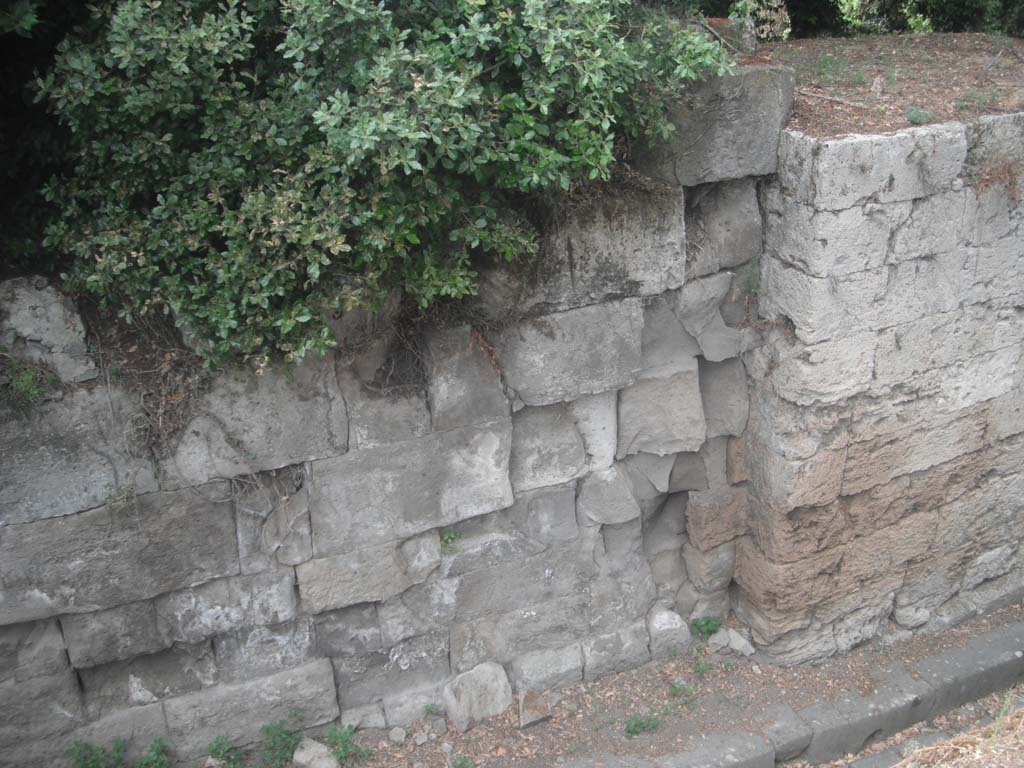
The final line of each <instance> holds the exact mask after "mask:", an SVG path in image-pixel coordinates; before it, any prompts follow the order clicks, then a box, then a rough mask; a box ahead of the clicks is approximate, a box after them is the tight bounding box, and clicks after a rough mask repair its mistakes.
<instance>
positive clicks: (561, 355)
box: [495, 299, 643, 405]
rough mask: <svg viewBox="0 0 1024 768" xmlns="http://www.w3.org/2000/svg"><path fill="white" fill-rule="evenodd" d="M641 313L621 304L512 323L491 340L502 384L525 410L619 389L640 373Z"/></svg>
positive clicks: (632, 303)
mask: <svg viewBox="0 0 1024 768" xmlns="http://www.w3.org/2000/svg"><path fill="white" fill-rule="evenodd" d="M642 329H643V310H642V307H641V303H640V300H639V299H624V300H622V301H613V302H608V303H606V304H598V305H595V306H590V307H582V308H580V309H573V310H569V311H567V312H558V313H555V314H550V315H544V316H543V317H536V318H532V319H529V320H524V321H522V322H520V323H517V324H516V325H515V326H513V327H511V328H509V329H508V330H506V331H504V332H503V333H502V334H501V335H500V336H499V337H498V339H497V340H496V344H495V346H496V347H497V349H498V353H499V357H500V364H501V369H502V373H503V374H504V377H505V382H506V384H508V386H509V387H511V388H512V389H513V390H515V391H516V393H518V395H519V397H520V398H522V400H523V402H524V403H526V404H527V405H547V404H549V403H557V402H559V401H561V400H575V399H576V398H577V397H579V396H580V395H593V394H598V393H600V392H607V391H608V390H610V389H619V388H621V387H623V386H626V385H627V384H630V383H632V382H633V381H634V380H635V378H636V375H637V372H638V371H639V369H640V351H641V333H642Z"/></svg>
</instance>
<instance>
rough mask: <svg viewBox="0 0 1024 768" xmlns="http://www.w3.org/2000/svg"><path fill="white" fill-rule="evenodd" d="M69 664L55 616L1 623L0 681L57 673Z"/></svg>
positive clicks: (18, 680) (19, 679)
mask: <svg viewBox="0 0 1024 768" xmlns="http://www.w3.org/2000/svg"><path fill="white" fill-rule="evenodd" d="M67 667H68V658H67V655H66V654H65V652H64V638H63V637H62V636H61V630H60V627H59V626H58V625H57V621H56V620H55V619H49V620H47V621H36V622H26V623H24V624H10V625H8V626H5V627H0V683H6V682H8V681H11V680H13V681H14V682H21V681H24V680H29V679H31V678H33V677H39V676H46V675H51V674H55V673H60V672H63V671H64V670H66V669H67Z"/></svg>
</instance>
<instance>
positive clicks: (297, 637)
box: [213, 619, 317, 683]
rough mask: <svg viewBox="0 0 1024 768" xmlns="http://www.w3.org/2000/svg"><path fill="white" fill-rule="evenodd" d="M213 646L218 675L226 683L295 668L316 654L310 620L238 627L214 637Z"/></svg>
mask: <svg viewBox="0 0 1024 768" xmlns="http://www.w3.org/2000/svg"><path fill="white" fill-rule="evenodd" d="M213 649H214V653H215V655H216V658H217V671H218V675H219V678H220V680H221V681H223V682H229V683H234V682H239V683H240V682H245V681H246V680H251V679H253V678H254V677H261V676H263V675H271V674H274V673H275V672H281V671H282V670H285V669H289V668H291V667H298V666H301V665H303V664H305V663H306V662H307V661H312V660H313V659H314V658H316V656H317V647H316V637H315V635H314V627H313V622H312V620H311V619H296V620H294V621H289V622H285V623H283V624H275V625H272V626H263V627H247V628H245V629H239V630H236V631H235V632H232V633H231V634H228V635H221V636H219V637H215V638H214V639H213Z"/></svg>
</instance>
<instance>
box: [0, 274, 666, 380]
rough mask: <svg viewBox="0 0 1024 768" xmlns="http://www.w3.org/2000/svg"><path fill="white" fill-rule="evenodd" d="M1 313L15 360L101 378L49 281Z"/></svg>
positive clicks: (25, 287)
mask: <svg viewBox="0 0 1024 768" xmlns="http://www.w3.org/2000/svg"><path fill="white" fill-rule="evenodd" d="M671 287H673V288H674V287H675V286H671ZM0 308H2V309H0V347H4V349H5V351H7V352H8V353H9V354H13V355H14V357H16V358H18V359H20V360H28V361H31V362H34V363H41V364H43V365H45V366H47V367H49V368H51V369H53V372H54V373H56V374H57V376H58V377H59V378H60V380H61V381H66V382H69V383H73V384H77V383H80V382H83V381H89V380H90V379H95V378H96V376H97V375H99V374H98V371H97V370H96V364H95V363H94V362H93V361H92V358H91V357H90V356H89V350H88V348H87V347H86V344H85V328H83V327H82V320H81V318H80V317H79V316H78V310H77V309H76V308H75V305H74V302H73V301H72V300H71V299H70V298H69V297H67V296H64V295H62V294H60V293H58V292H57V291H56V290H55V289H54V288H53V287H52V286H50V285H48V284H47V281H46V278H44V277H15V278H12V279H10V280H4V281H3V282H2V283H0Z"/></svg>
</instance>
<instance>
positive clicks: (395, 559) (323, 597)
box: [295, 531, 441, 613]
mask: <svg viewBox="0 0 1024 768" xmlns="http://www.w3.org/2000/svg"><path fill="white" fill-rule="evenodd" d="M440 563H441V545H440V540H439V538H438V534H437V531H428V532H427V533H423V534H420V535H418V536H415V537H413V538H411V539H407V540H406V541H404V542H402V543H401V544H381V545H378V546H373V547H367V548H365V549H359V550H355V551H350V552H347V553H344V554H341V555H329V556H327V557H322V558H317V559H315V560H310V561H309V562H308V563H303V564H302V565H300V566H298V567H297V568H296V569H295V572H296V576H297V577H298V582H299V595H300V596H301V599H302V608H303V610H304V611H305V612H307V613H320V612H322V611H329V610H331V609H334V608H344V607H345V606H348V605H355V604H356V603H366V602H372V601H375V600H386V599H387V598H389V597H393V596H394V595H397V594H399V593H400V592H404V591H405V590H406V589H408V588H409V587H411V586H413V585H414V584H420V583H422V582H423V581H425V580H426V578H427V576H429V575H430V572H431V571H432V570H434V568H436V567H437V566H438V565H440Z"/></svg>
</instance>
